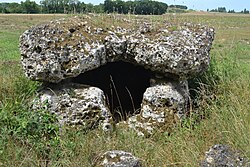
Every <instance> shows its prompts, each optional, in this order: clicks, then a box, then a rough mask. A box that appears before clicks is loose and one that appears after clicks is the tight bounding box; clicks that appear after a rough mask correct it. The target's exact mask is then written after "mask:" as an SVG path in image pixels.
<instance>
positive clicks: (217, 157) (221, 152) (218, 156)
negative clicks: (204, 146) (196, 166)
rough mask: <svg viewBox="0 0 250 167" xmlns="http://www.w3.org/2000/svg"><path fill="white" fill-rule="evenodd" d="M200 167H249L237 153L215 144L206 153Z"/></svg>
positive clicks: (249, 164)
mask: <svg viewBox="0 0 250 167" xmlns="http://www.w3.org/2000/svg"><path fill="white" fill-rule="evenodd" d="M200 166H201V167H249V166H250V163H249V162H247V160H246V159H245V158H243V157H242V156H241V155H240V154H239V153H238V152H236V151H233V150H232V149H231V148H229V147H228V146H226V145H221V144H216V145H214V146H212V147H211V148H210V149H209V151H208V152H206V156H205V159H204V160H203V161H202V162H201V165H200Z"/></svg>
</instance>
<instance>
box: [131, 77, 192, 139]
mask: <svg viewBox="0 0 250 167" xmlns="http://www.w3.org/2000/svg"><path fill="white" fill-rule="evenodd" d="M189 103H190V101H189V92H188V85H187V81H184V82H165V83H161V84H159V83H158V84H156V85H154V86H152V87H149V88H147V90H146V91H145V93H144V95H143V100H142V104H141V113H140V114H138V115H135V116H132V117H130V118H129V119H128V121H127V123H128V126H129V127H130V128H132V129H134V130H136V131H137V132H138V134H139V135H142V136H149V135H151V134H153V133H154V132H156V131H161V132H166V133H170V132H172V131H173V129H174V128H175V127H176V125H177V124H178V123H180V121H181V120H183V118H185V117H186V115H187V114H188V112H189Z"/></svg>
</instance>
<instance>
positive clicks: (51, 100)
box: [32, 83, 112, 131]
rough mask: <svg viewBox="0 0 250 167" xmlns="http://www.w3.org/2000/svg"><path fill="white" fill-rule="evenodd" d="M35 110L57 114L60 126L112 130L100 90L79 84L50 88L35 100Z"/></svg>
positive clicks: (33, 106)
mask: <svg viewBox="0 0 250 167" xmlns="http://www.w3.org/2000/svg"><path fill="white" fill-rule="evenodd" d="M32 108H33V109H34V110H38V109H45V110H48V111H49V112H51V113H53V114H56V115H57V118H58V121H59V123H60V124H69V125H83V126H84V127H86V128H88V129H91V128H94V127H98V126H100V125H101V126H102V128H103V130H104V131H110V130H112V117H111V114H110V111H109V109H108V107H107V105H106V99H105V96H104V93H103V91H102V90H101V89H99V88H96V87H90V86H86V85H80V84H72V83H71V84H65V85H52V86H51V87H47V88H45V89H43V90H41V91H39V93H38V96H37V97H36V98H35V99H34V101H33V105H32Z"/></svg>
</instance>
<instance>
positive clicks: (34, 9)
mask: <svg viewBox="0 0 250 167" xmlns="http://www.w3.org/2000/svg"><path fill="white" fill-rule="evenodd" d="M21 8H22V12H23V13H40V8H39V5H38V4H37V3H36V2H35V1H30V0H26V1H25V2H23V1H22V2H21Z"/></svg>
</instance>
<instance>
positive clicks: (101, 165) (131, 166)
mask: <svg viewBox="0 0 250 167" xmlns="http://www.w3.org/2000/svg"><path fill="white" fill-rule="evenodd" d="M95 166H97V167H141V166H142V165H141V162H140V160H139V159H138V158H136V157H135V156H133V155H132V154H131V153H128V152H124V151H120V150H113V151H107V152H106V153H104V154H103V155H102V156H101V158H100V160H99V161H98V162H97V164H96V165H95Z"/></svg>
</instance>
